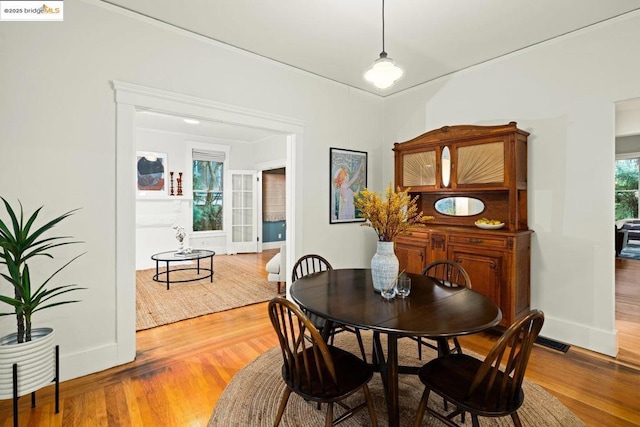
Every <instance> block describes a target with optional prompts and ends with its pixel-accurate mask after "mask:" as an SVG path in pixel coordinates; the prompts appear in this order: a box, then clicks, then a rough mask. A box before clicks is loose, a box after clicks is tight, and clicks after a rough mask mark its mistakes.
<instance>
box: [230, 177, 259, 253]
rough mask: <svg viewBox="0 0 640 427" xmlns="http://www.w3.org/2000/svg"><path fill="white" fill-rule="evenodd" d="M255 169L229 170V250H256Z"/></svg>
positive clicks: (256, 195)
mask: <svg viewBox="0 0 640 427" xmlns="http://www.w3.org/2000/svg"><path fill="white" fill-rule="evenodd" d="M258 184H259V177H258V173H257V171H231V252H232V253H237V252H245V253H246V252H257V251H258V230H257V229H258V227H257V225H258V223H257V217H258V209H257V198H258V194H257V188H258Z"/></svg>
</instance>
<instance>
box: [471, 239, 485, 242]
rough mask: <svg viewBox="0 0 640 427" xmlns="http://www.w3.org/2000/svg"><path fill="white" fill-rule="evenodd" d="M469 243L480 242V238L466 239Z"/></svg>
mask: <svg viewBox="0 0 640 427" xmlns="http://www.w3.org/2000/svg"><path fill="white" fill-rule="evenodd" d="M468 241H469V243H482V239H468Z"/></svg>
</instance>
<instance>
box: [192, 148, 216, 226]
mask: <svg viewBox="0 0 640 427" xmlns="http://www.w3.org/2000/svg"><path fill="white" fill-rule="evenodd" d="M222 176H223V163H222V162H212V161H204V160H194V161H193V231H209V230H222V224H223V214H222V212H223V211H222V189H223V181H222Z"/></svg>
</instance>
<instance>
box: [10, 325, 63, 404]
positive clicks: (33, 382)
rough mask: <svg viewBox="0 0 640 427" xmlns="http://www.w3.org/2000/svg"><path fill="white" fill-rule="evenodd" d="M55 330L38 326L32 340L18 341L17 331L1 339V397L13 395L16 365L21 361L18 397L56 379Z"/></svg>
mask: <svg viewBox="0 0 640 427" xmlns="http://www.w3.org/2000/svg"><path fill="white" fill-rule="evenodd" d="M55 358H56V355H55V333H54V331H53V329H52V328H35V329H33V330H32V331H31V341H29V342H24V343H20V344H18V343H17V342H16V334H15V333H13V334H10V335H7V336H5V337H3V338H0V400H2V399H10V398H12V397H13V365H14V363H17V364H18V396H24V395H25V394H28V393H31V392H33V391H36V390H39V389H41V388H43V387H45V386H47V385H49V384H51V382H52V381H53V380H54V379H55V375H56V373H55Z"/></svg>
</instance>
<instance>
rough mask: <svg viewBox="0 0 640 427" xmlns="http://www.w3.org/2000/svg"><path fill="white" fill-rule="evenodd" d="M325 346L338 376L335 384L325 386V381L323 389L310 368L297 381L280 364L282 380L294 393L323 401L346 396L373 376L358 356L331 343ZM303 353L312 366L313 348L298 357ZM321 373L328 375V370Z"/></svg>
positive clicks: (315, 371)
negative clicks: (303, 376) (306, 375)
mask: <svg viewBox="0 0 640 427" xmlns="http://www.w3.org/2000/svg"><path fill="white" fill-rule="evenodd" d="M327 348H328V349H329V353H331V358H332V359H333V363H334V367H335V371H336V377H337V378H338V383H337V384H336V385H332V386H330V387H327V382H326V381H325V382H324V383H325V388H324V389H323V388H322V386H321V384H322V383H323V382H322V381H320V380H319V378H318V375H319V373H318V371H317V370H311V371H310V372H309V377H305V378H301V379H300V381H299V382H296V381H295V380H294V378H291V376H290V375H288V374H287V372H286V369H287V368H286V365H283V366H282V378H283V379H284V381H285V382H286V383H287V385H288V386H289V387H290V388H291V389H292V390H293V391H294V392H295V393H298V394H300V395H301V396H303V397H304V398H305V399H307V400H312V401H318V402H323V401H327V400H336V399H338V398H340V397H345V396H348V395H349V394H351V393H353V392H354V391H357V390H359V389H360V388H361V387H362V386H364V385H365V384H367V383H368V382H369V380H370V379H371V377H373V368H372V367H371V366H369V365H368V364H367V363H366V362H364V361H363V360H362V359H360V358H359V357H358V356H356V355H354V354H352V353H349V352H348V351H345V350H342V349H340V348H338V347H334V346H331V345H328V346H327ZM303 353H306V357H308V358H309V361H310V362H311V363H310V366H314V364H315V357H314V354H313V349H312V348H308V349H306V350H305V351H304V352H302V353H300V357H303ZM322 374H323V375H329V373H328V372H323V373H322Z"/></svg>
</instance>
